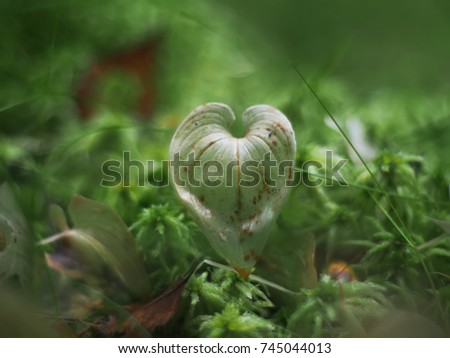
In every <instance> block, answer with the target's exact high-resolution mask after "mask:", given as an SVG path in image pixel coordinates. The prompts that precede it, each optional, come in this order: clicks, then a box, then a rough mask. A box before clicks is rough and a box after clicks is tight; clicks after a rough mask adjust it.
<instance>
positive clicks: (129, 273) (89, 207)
mask: <svg viewBox="0 0 450 358" xmlns="http://www.w3.org/2000/svg"><path fill="white" fill-rule="evenodd" d="M68 212H69V214H70V217H71V219H72V222H73V225H74V227H73V228H72V229H69V228H68V227H67V225H66V224H65V220H64V219H63V218H62V217H61V213H62V211H61V210H59V209H56V208H55V207H53V208H52V215H53V221H55V222H56V223H57V225H58V226H59V227H60V228H65V230H63V231H62V232H60V233H59V234H56V235H54V236H52V237H50V238H48V239H46V240H43V241H42V242H41V244H49V243H52V242H58V243H59V245H58V246H57V248H56V250H55V252H54V253H52V254H48V255H47V262H48V264H49V266H50V267H52V268H54V269H56V270H58V271H61V272H63V273H65V274H68V275H69V276H71V277H73V278H77V279H78V278H84V277H83V276H84V272H85V271H84V267H86V266H87V267H88V269H89V270H90V271H91V272H94V273H95V274H97V275H100V274H102V272H103V271H102V270H103V268H104V267H105V266H106V267H107V268H108V269H109V270H111V271H112V272H114V273H115V275H116V276H117V277H118V278H119V279H120V280H121V281H122V282H123V284H124V285H125V286H126V287H127V288H128V289H129V290H130V291H131V292H132V293H134V294H142V293H143V292H145V289H146V284H145V280H146V272H145V269H144V265H143V262H142V260H141V257H140V256H139V255H138V253H137V251H136V248H135V246H134V241H133V238H132V236H131V234H130V232H129V231H128V228H127V226H126V225H125V223H124V222H123V221H122V219H121V218H120V217H119V216H118V215H117V214H116V213H115V212H114V211H113V210H111V209H110V208H109V207H107V206H106V205H104V204H101V203H98V202H95V201H93V200H89V199H86V198H84V197H82V196H78V195H77V196H74V197H73V198H72V200H71V201H70V204H69V208H68Z"/></svg>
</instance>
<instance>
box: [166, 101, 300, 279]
mask: <svg viewBox="0 0 450 358" xmlns="http://www.w3.org/2000/svg"><path fill="white" fill-rule="evenodd" d="M234 121H235V116H234V113H233V111H232V110H231V109H230V108H229V107H228V106H226V105H224V104H220V103H208V104H205V105H203V106H200V107H198V108H197V109H196V110H194V111H193V112H192V113H191V114H189V116H188V117H187V118H186V119H185V120H184V121H183V122H182V123H181V124H180V126H179V127H178V129H177V131H176V132H175V135H174V137H173V139H172V142H171V145H170V153H169V155H170V160H171V163H172V166H171V171H172V172H171V174H172V179H173V183H174V185H175V188H176V191H177V193H178V195H179V197H180V198H181V200H182V201H183V203H184V204H185V206H186V207H187V209H188V210H189V211H190V213H191V215H192V217H193V218H194V220H195V221H196V222H197V224H198V225H199V226H200V228H201V229H202V231H203V232H204V234H205V235H206V237H207V238H208V240H209V242H210V243H211V245H212V246H213V248H214V249H215V250H216V251H217V252H218V253H219V254H220V255H221V256H222V257H223V258H225V259H226V260H227V261H228V262H229V264H230V265H231V266H232V267H234V268H235V269H236V270H237V271H238V272H239V273H240V274H241V275H242V276H243V277H245V278H246V277H247V276H248V275H249V273H250V271H251V269H252V267H253V266H254V265H255V263H256V261H257V260H258V257H259V255H260V253H261V251H262V249H263V248H264V245H265V243H266V241H267V238H268V235H269V231H270V227H271V225H272V223H273V221H274V219H275V218H276V216H277V215H278V213H279V211H280V209H281V207H282V205H283V203H284V200H285V198H286V196H287V194H288V191H289V186H288V185H287V184H288V183H289V181H290V180H292V176H293V165H294V160H295V151H296V143H295V136H294V131H293V129H292V126H291V124H290V122H289V120H288V119H287V118H286V117H285V116H284V115H283V114H282V113H281V112H280V111H278V110H277V109H275V108H273V107H270V106H267V105H258V106H253V107H250V108H248V109H247V110H246V111H245V112H244V114H243V117H242V122H243V126H244V128H245V131H246V133H245V136H244V137H243V138H236V137H235V136H233V135H232V134H231V133H230V128H231V126H232V124H233V122H234ZM268 160H271V161H272V163H269V165H265V164H263V162H264V163H268V162H267V161H268ZM181 161H184V163H183V162H181ZM194 161H196V163H197V164H199V165H197V166H195V167H194V166H193V165H194ZM207 162H209V164H207V165H206V166H205V163H207ZM208 165H209V168H210V169H209V170H210V171H211V172H219V173H220V172H221V173H222V174H223V175H222V180H221V182H219V181H216V179H217V178H212V179H211V182H208V181H207V180H202V179H204V176H203V175H202V173H204V172H205V171H207V170H208V169H207V166H208ZM269 166H270V168H269ZM211 167H212V169H211ZM218 167H219V168H221V169H218V170H216V168H218ZM265 168H267V169H266V170H265ZM191 178H195V179H197V180H198V183H197V182H195V181H193V180H189V179H191Z"/></svg>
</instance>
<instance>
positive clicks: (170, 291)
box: [118, 275, 190, 337]
mask: <svg viewBox="0 0 450 358" xmlns="http://www.w3.org/2000/svg"><path fill="white" fill-rule="evenodd" d="M189 278H190V275H187V276H185V277H182V278H180V279H179V280H177V281H176V282H174V283H173V284H172V285H170V286H169V287H168V288H167V289H166V290H165V291H164V292H163V293H162V294H161V295H160V296H158V297H156V298H155V299H153V300H152V301H150V302H149V303H147V304H144V305H140V306H137V307H135V308H134V309H133V310H132V312H131V314H132V316H133V317H132V318H129V319H127V320H126V321H125V322H124V323H123V324H122V325H121V326H120V328H119V330H118V332H119V333H120V334H121V335H123V336H124V337H137V336H141V335H142V333H143V329H144V330H147V331H152V330H154V329H155V328H156V327H159V326H164V325H165V324H166V323H167V322H168V321H169V320H170V319H171V318H172V317H173V316H174V315H175V313H176V312H177V309H178V305H179V303H180V299H181V295H182V294H183V291H184V288H185V286H186V283H187V282H188V280H189Z"/></svg>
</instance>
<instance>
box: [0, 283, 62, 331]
mask: <svg viewBox="0 0 450 358" xmlns="http://www.w3.org/2000/svg"><path fill="white" fill-rule="evenodd" d="M54 336H55V332H53V331H52V329H51V328H50V326H49V325H48V324H47V323H46V322H44V321H43V320H42V317H40V316H39V315H38V312H37V311H36V310H35V309H34V307H32V305H30V303H29V302H27V301H26V300H24V298H23V297H21V296H20V295H19V294H17V293H13V292H11V291H8V290H6V289H5V288H2V289H1V294H0V338H7V337H8V338H38V337H39V338H48V337H54Z"/></svg>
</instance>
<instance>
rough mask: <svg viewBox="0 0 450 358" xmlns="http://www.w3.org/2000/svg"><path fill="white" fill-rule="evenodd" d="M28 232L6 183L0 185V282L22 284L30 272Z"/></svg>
mask: <svg viewBox="0 0 450 358" xmlns="http://www.w3.org/2000/svg"><path fill="white" fill-rule="evenodd" d="M30 244H31V240H30V233H29V229H28V225H27V222H26V220H25V218H24V216H23V214H22V211H21V210H20V208H19V205H18V204H17V202H16V199H15V198H14V194H13V193H12V191H11V189H10V188H9V186H8V185H7V184H2V185H1V186H0V283H3V282H7V281H10V280H17V281H18V282H19V283H20V284H21V285H24V284H25V283H26V281H27V279H28V276H29V274H30V272H31V270H30V269H29V266H30V257H29V256H30V250H29V249H30Z"/></svg>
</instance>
